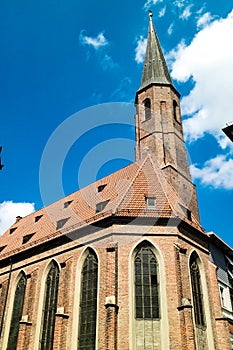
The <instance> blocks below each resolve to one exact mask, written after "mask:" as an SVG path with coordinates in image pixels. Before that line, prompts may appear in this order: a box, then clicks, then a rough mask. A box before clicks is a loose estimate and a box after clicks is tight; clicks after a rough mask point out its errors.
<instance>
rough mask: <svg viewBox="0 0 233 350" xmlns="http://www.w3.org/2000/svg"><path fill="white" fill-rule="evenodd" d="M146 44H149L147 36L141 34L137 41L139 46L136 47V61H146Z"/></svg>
mask: <svg viewBox="0 0 233 350" xmlns="http://www.w3.org/2000/svg"><path fill="white" fill-rule="evenodd" d="M146 44H147V38H144V37H143V36H142V35H141V36H140V38H139V39H138V41H137V47H136V49H135V61H136V62H137V63H142V62H143V61H144V57H145V53H146Z"/></svg>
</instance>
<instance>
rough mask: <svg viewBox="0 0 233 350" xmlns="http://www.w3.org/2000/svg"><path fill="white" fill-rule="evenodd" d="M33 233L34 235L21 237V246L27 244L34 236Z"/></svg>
mask: <svg viewBox="0 0 233 350" xmlns="http://www.w3.org/2000/svg"><path fill="white" fill-rule="evenodd" d="M34 234H35V232H34V233H30V234H29V235H26V236H23V242H22V243H23V244H25V243H27V242H28V241H29V240H30V239H31V238H32V236H34Z"/></svg>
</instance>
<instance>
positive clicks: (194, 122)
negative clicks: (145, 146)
mask: <svg viewBox="0 0 233 350" xmlns="http://www.w3.org/2000/svg"><path fill="white" fill-rule="evenodd" d="M149 9H151V10H152V11H153V14H154V16H153V21H154V24H155V27H156V30H157V32H158V36H159V39H160V42H161V45H162V48H163V50H164V53H165V56H166V59H167V62H168V65H169V69H170V71H171V75H172V78H173V81H174V84H175V86H176V87H177V89H178V90H179V92H180V93H181V95H182V99H181V105H182V111H183V119H184V131H185V137H186V140H187V142H186V145H187V149H188V154H189V158H190V164H191V172H192V175H193V179H194V182H195V183H196V185H197V193H198V199H199V207H200V215H201V223H202V225H203V226H204V228H205V229H206V230H207V231H214V232H215V233H216V234H218V235H219V236H220V237H222V238H223V239H224V240H225V241H226V242H228V243H229V244H230V245H233V236H232V222H231V215H232V201H233V196H232V193H233V145H232V144H231V143H230V142H229V141H228V140H227V139H226V138H225V136H224V135H223V134H222V132H221V128H222V127H223V126H225V124H226V122H230V121H232V120H233V99H232V90H233V48H232V45H231V42H232V36H233V12H232V11H233V5H231V4H230V2H221V3H220V4H219V2H216V1H214V2H213V1H210V0H208V1H206V2H203V1H195V2H194V1H189V0H175V1H170V0H169V1H168V0H148V1H145V2H143V1H132V0H129V1H127V2H123V1H121V0H119V1H118V2H110V1H101V2H95V1H91V0H87V1H85V2H82V3H81V2H80V1H74V0H67V1H65V2H64V1H52V0H47V1H45V0H41V1H40V3H38V2H36V1H27V0H26V1H23V2H18V1H15V0H12V1H11V2H9V1H6V0H3V1H1V2H0V33H1V34H0V45H1V56H0V77H1V79H0V91H1V93H0V115H1V128H0V145H2V146H3V150H2V162H3V163H4V168H3V170H2V171H1V172H0V181H1V182H0V183H1V191H0V230H1V231H3V230H4V229H6V228H7V226H9V225H10V223H12V222H13V221H14V219H15V216H17V215H26V214H27V213H29V212H30V211H32V210H34V209H36V210H37V209H39V208H40V207H42V206H43V205H45V204H48V203H49V202H51V201H54V200H56V199H59V196H60V195H61V194H62V195H63V194H69V193H71V192H73V191H75V190H76V189H78V188H79V187H81V186H83V185H85V184H88V182H90V181H94V180H95V179H96V178H100V177H101V176H104V175H106V174H108V173H109V172H112V171H114V170H116V169H118V168H120V167H122V166H125V165H127V164H128V163H129V162H131V161H133V158H134V142H133V140H134V129H133V123H134V121H133V102H134V97H135V92H136V90H137V89H138V87H139V85H140V80H141V74H142V67H143V66H142V62H143V57H144V52H145V44H146V37H147V27H148V17H147V12H148V10H149ZM115 102H122V103H123V104H120V105H119V104H115ZM105 103H108V104H109V105H107V106H106V105H102V104H105ZM96 105H100V106H101V107H92V109H91V112H90V110H86V108H89V107H91V106H96ZM122 105H123V106H124V108H125V111H128V115H127V116H125V119H124V116H123V117H122V116H120V114H121V107H122ZM99 108H100V109H99ZM106 108H107V109H106ZM83 110H84V111H83ZM106 110H107V111H108V114H109V115H112V118H110V117H109V119H108V120H105V119H104V117H103V116H102V114H104V113H105V112H106ZM95 111H97V113H96V114H95V113H94V112H95ZM114 111H115V115H113V114H114ZM92 112H93V113H92ZM94 114H95V116H93V115H94ZM74 115H75V117H73V119H72V117H71V119H69V117H70V116H74ZM118 115H119V119H118ZM90 116H91V117H90ZM88 118H89V119H90V120H93V125H91V123H89V121H90V120H89V119H88ZM67 120H69V121H70V122H72V121H75V123H73V124H72V123H71V124H69V123H68V122H67ZM67 125H68V126H69V125H71V126H69V127H68V128H66V127H67ZM60 130H63V132H64V133H63V134H62V136H61V138H59V132H60ZM81 130H82V132H81ZM76 131H77V134H76ZM51 135H52V137H51ZM78 135H79V136H78ZM49 140H50V141H49ZM54 140H55V143H54V144H53V146H54V148H53V149H51V148H49V147H50V146H51V145H52V141H54ZM71 140H72V141H71ZM64 148H66V152H64ZM43 152H44V153H43ZM46 152H47V153H46ZM49 152H50V153H49ZM43 154H44V156H42V155H43ZM48 154H49V155H48ZM46 156H47V158H46ZM48 157H49V158H48ZM58 160H59V162H58ZM84 165H86V166H84ZM57 169H59V171H58V172H59V175H58V176H57V175H56V171H57ZM41 174H42V175H41ZM80 174H81V180H80ZM46 175H47V177H46ZM46 178H47V179H48V180H45V179H46ZM57 178H59V181H60V182H61V184H60V183H59V185H60V187H61V188H62V191H58V190H54V191H53V190H52V188H53V185H54V188H55V187H56V183H57V181H58V180H57ZM41 187H42V188H41ZM41 191H42V192H43V193H42V194H41ZM46 191H47V192H48V193H49V195H47V194H46V195H44V192H46ZM45 197H46V198H45ZM12 220H13V221H12Z"/></svg>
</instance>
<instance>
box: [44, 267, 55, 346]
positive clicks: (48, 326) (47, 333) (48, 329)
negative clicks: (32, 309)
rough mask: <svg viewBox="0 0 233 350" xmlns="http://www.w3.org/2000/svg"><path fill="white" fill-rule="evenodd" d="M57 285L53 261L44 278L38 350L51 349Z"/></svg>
mask: <svg viewBox="0 0 233 350" xmlns="http://www.w3.org/2000/svg"><path fill="white" fill-rule="evenodd" d="M58 286H59V268H58V266H57V264H56V263H55V262H53V263H52V266H51V268H50V270H49V273H48V276H47V279H46V286H45V297H44V307H43V316H42V332H41V340H40V350H52V348H53V339H54V329H55V315H56V311H57V297H58Z"/></svg>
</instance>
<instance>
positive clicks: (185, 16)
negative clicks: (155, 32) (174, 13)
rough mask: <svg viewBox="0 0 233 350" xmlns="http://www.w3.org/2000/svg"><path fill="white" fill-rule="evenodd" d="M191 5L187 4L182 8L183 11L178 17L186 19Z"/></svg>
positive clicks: (189, 13)
mask: <svg viewBox="0 0 233 350" xmlns="http://www.w3.org/2000/svg"><path fill="white" fill-rule="evenodd" d="M191 7H192V5H189V6H187V7H186V8H185V9H184V11H183V12H182V13H181V15H180V16H179V17H180V19H183V20H186V19H188V18H189V17H190V16H191V14H192V13H191Z"/></svg>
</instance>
